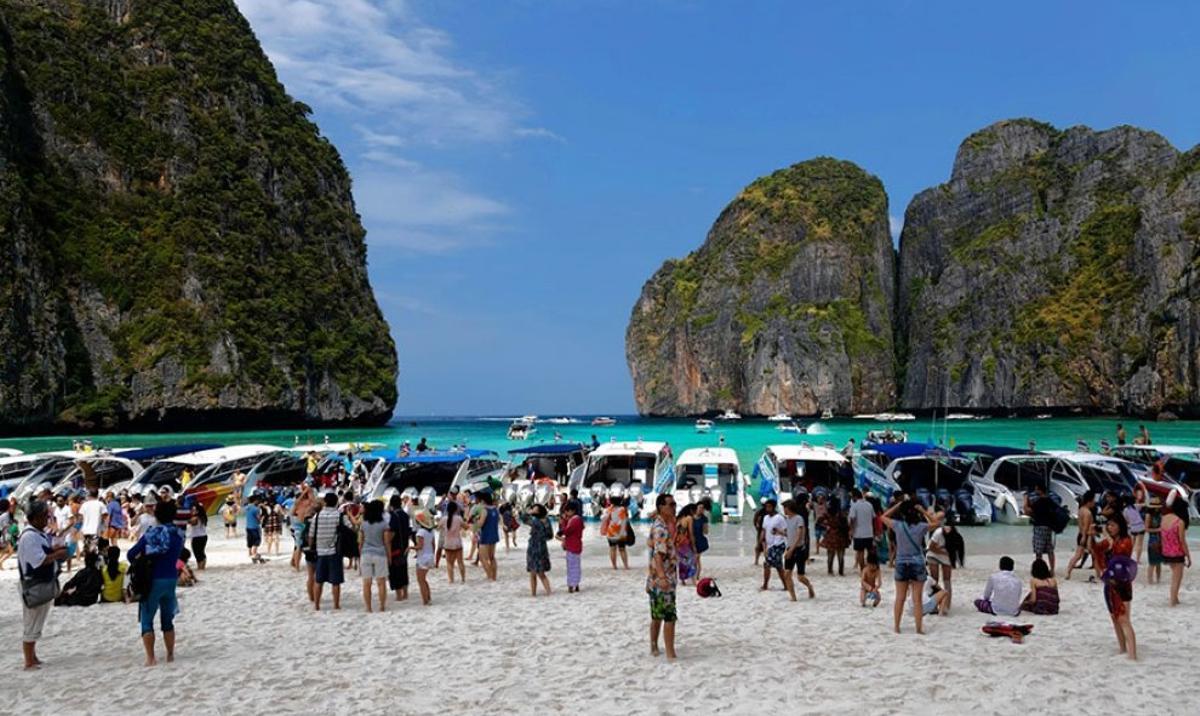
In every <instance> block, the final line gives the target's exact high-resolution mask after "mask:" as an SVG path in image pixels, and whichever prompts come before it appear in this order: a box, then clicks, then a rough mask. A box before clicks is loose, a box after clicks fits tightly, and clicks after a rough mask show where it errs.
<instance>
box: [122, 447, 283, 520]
mask: <svg viewBox="0 0 1200 716" xmlns="http://www.w3.org/2000/svg"><path fill="white" fill-rule="evenodd" d="M278 452H283V448H279V447H276V446H274V445H230V446H228V447H221V448H213V449H209V450H199V451H196V452H191V453H186V454H184V455H177V456H175V457H171V458H167V459H165V460H160V461H158V462H156V463H154V464H153V465H151V466H150V467H148V468H146V469H145V470H144V471H143V472H142V473H141V474H140V475H138V476H137V477H136V478H134V480H133V482H132V483H130V485H129V491H130V492H132V493H134V494H139V495H142V496H145V495H147V494H149V493H152V492H157V491H158V490H161V489H162V488H164V487H167V488H170V490H171V492H172V493H173V494H177V495H178V494H179V493H181V492H182V491H183V490H184V485H183V483H182V478H183V474H184V471H185V470H186V471H187V472H188V473H190V474H191V479H190V480H189V481H188V484H187V487H188V488H193V487H200V486H203V485H204V484H206V483H219V484H228V486H229V487H228V491H227V492H226V493H225V494H226V495H228V494H230V493H231V492H232V490H233V475H234V474H235V473H237V472H242V473H243V474H245V473H248V472H249V471H250V470H251V469H253V468H254V466H255V465H257V464H258V463H260V462H262V461H263V459H264V458H266V456H268V455H270V454H272V453H278ZM218 504H219V503H218ZM213 509H215V508H213ZM210 514H211V512H210Z"/></svg>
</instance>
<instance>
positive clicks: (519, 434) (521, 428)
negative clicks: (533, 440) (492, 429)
mask: <svg viewBox="0 0 1200 716" xmlns="http://www.w3.org/2000/svg"><path fill="white" fill-rule="evenodd" d="M536 432H537V426H536V425H534V424H533V420H530V416H528V415H527V416H525V417H523V418H518V419H517V420H514V421H513V422H512V425H509V426H508V439H509V440H528V439H529V436H531V435H533V434H534V433H536Z"/></svg>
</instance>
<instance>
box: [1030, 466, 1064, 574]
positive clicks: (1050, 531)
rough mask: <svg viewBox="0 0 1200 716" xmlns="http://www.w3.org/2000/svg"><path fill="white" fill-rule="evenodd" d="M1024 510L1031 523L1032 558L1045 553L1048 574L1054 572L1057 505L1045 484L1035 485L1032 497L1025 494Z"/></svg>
mask: <svg viewBox="0 0 1200 716" xmlns="http://www.w3.org/2000/svg"><path fill="white" fill-rule="evenodd" d="M1024 511H1025V514H1027V515H1029V516H1030V518H1031V519H1030V521H1031V522H1032V523H1033V556H1034V559H1038V558H1040V557H1042V556H1043V555H1045V557H1046V561H1047V562H1049V563H1050V574H1054V517H1055V513H1056V512H1057V511H1058V506H1057V505H1055V504H1054V500H1052V499H1050V497H1049V495H1047V494H1046V486H1045V485H1043V484H1039V485H1037V486H1036V487H1035V488H1034V495H1033V497H1032V498H1031V497H1030V496H1029V493H1026V494H1025V510H1024Z"/></svg>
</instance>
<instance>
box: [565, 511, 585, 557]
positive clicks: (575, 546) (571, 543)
mask: <svg viewBox="0 0 1200 716" xmlns="http://www.w3.org/2000/svg"><path fill="white" fill-rule="evenodd" d="M562 533H563V549H565V550H567V551H568V552H570V553H572V554H582V553H583V518H582V517H580V516H579V515H572V516H571V519H569V520H567V524H565V525H563V528H562Z"/></svg>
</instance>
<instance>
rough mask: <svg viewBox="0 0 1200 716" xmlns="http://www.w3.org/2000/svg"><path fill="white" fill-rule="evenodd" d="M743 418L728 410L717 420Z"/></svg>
mask: <svg viewBox="0 0 1200 716" xmlns="http://www.w3.org/2000/svg"><path fill="white" fill-rule="evenodd" d="M741 419H742V416H741V415H738V414H737V413H735V412H734V411H732V410H726V411H725V412H723V413H721V414H720V415H718V416H717V420H741Z"/></svg>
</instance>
